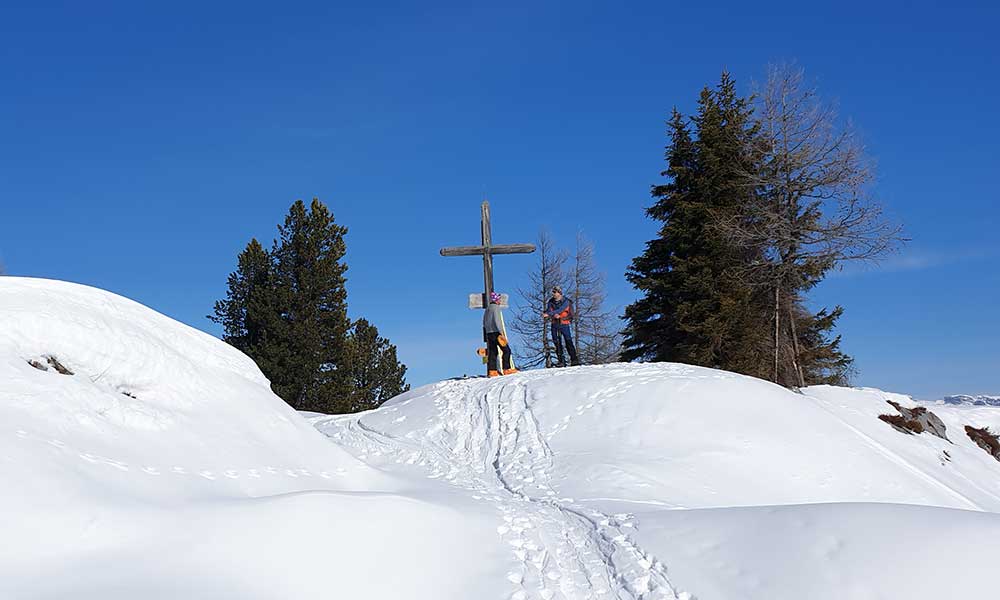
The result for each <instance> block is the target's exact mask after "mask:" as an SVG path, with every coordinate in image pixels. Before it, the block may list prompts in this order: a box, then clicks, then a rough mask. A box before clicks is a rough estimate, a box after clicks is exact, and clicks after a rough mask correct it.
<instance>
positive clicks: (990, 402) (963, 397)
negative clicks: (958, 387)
mask: <svg viewBox="0 0 1000 600" xmlns="http://www.w3.org/2000/svg"><path fill="white" fill-rule="evenodd" d="M939 402H941V403H943V404H956V405H967V406H1000V396H987V395H985V394H978V395H974V396H970V395H969V394H956V395H954V396H945V397H944V398H942V399H941V400H939Z"/></svg>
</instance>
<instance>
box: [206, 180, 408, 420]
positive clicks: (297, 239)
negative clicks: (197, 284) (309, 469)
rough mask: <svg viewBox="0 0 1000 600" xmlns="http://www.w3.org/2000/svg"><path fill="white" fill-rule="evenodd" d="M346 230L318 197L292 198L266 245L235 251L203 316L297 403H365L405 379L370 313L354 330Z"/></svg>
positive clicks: (344, 408) (337, 408) (309, 406)
mask: <svg viewBox="0 0 1000 600" xmlns="http://www.w3.org/2000/svg"><path fill="white" fill-rule="evenodd" d="M346 233H347V228H346V227H343V226H341V225H338V224H337V223H336V221H335V220H334V218H333V215H332V214H331V213H330V211H329V209H327V207H326V206H325V205H324V204H323V203H322V202H320V201H319V200H316V199H314V200H313V201H312V203H311V204H310V205H309V206H308V207H307V206H306V204H305V203H304V202H302V201H301V200H300V201H297V202H295V203H294V204H293V205H292V206H291V208H290V209H289V212H288V215H287V216H286V218H285V222H284V223H283V224H282V225H280V226H279V227H278V238H277V239H276V240H274V243H273V245H272V249H271V250H270V252H268V251H266V250H265V249H264V248H263V247H262V246H261V245H260V244H259V243H258V242H257V241H256V240H251V242H250V243H249V244H248V245H247V247H246V249H245V250H244V251H243V252H242V253H241V254H240V256H239V259H238V267H237V270H236V271H235V272H234V273H232V274H231V275H230V276H229V281H228V284H229V285H228V290H227V292H226V299H225V300H220V301H218V302H216V304H215V314H214V316H211V317H209V318H211V319H212V320H213V321H215V322H217V323H220V324H222V326H223V332H224V336H223V339H224V340H225V341H227V342H229V343H230V344H232V345H233V346H235V347H237V348H239V349H240V350H242V351H243V352H245V353H246V354H247V355H248V356H250V357H251V358H253V359H254V360H255V361H256V362H257V364H258V366H260V369H261V371H262V372H263V373H264V375H266V376H267V378H268V379H269V380H270V381H271V388H272V389H273V390H274V392H275V393H276V394H277V395H278V396H280V397H281V398H282V399H284V400H285V401H286V402H288V403H289V404H290V405H291V406H292V407H294V408H296V409H299V410H313V411H318V412H348V411H351V410H360V409H362V408H371V407H372V405H374V404H376V403H381V402H382V401H384V400H385V399H387V398H388V397H390V396H391V395H394V393H396V392H398V391H401V390H403V389H404V388H405V387H406V384H405V381H404V379H403V378H404V375H405V372H406V367H405V366H403V365H401V364H399V362H398V361H397V360H396V351H395V347H394V346H392V345H391V344H389V342H388V341H387V340H385V339H384V338H381V337H379V335H378V331H377V330H376V329H375V327H374V326H372V325H371V324H370V323H368V322H367V321H364V320H359V321H358V322H357V323H355V324H354V327H353V329H352V328H351V323H350V321H349V320H348V317H347V290H346V287H345V283H346V279H345V272H346V271H347V265H346V264H345V263H344V262H343V258H344V254H345V252H346V249H347V248H346V245H345V242H344V235H345V234H346ZM349 330H350V331H349Z"/></svg>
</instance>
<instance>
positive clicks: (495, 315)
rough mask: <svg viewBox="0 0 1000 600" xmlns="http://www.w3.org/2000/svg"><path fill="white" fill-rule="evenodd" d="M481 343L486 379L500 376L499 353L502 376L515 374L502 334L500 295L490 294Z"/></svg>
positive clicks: (506, 343)
mask: <svg viewBox="0 0 1000 600" xmlns="http://www.w3.org/2000/svg"><path fill="white" fill-rule="evenodd" d="M483 341H484V342H486V369H487V373H486V376H487V377H496V376H498V375H500V371H499V369H498V368H497V355H498V354H500V353H502V354H503V360H502V362H503V374H504V375H513V374H514V373H517V369H515V368H514V367H513V365H511V349H510V345H509V344H508V342H507V336H505V335H504V333H503V318H502V317H501V316H500V294H498V293H496V292H490V303H489V304H488V305H487V306H486V311H485V312H484V313H483Z"/></svg>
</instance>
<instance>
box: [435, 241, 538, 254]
mask: <svg viewBox="0 0 1000 600" xmlns="http://www.w3.org/2000/svg"><path fill="white" fill-rule="evenodd" d="M487 248H488V249H489V253H490V254H531V253H532V252H534V251H535V245H534V244H499V245H496V246H453V247H451V248H441V256H482V255H483V254H485V253H486V251H487Z"/></svg>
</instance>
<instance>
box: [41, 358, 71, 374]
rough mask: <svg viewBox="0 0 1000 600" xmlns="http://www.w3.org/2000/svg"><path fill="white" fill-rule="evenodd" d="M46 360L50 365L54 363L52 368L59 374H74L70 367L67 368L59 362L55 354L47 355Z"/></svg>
mask: <svg viewBox="0 0 1000 600" xmlns="http://www.w3.org/2000/svg"><path fill="white" fill-rule="evenodd" d="M45 360H46V361H47V362H48V363H49V364H50V365H52V368H53V369H55V370H56V371H57V372H58V373H59V374H61V375H72V374H73V371H70V370H69V369H67V368H66V367H65V366H64V365H63V364H62V363H61V362H59V359H57V358H56V357H54V356H52V355H49V356H46V357H45Z"/></svg>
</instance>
